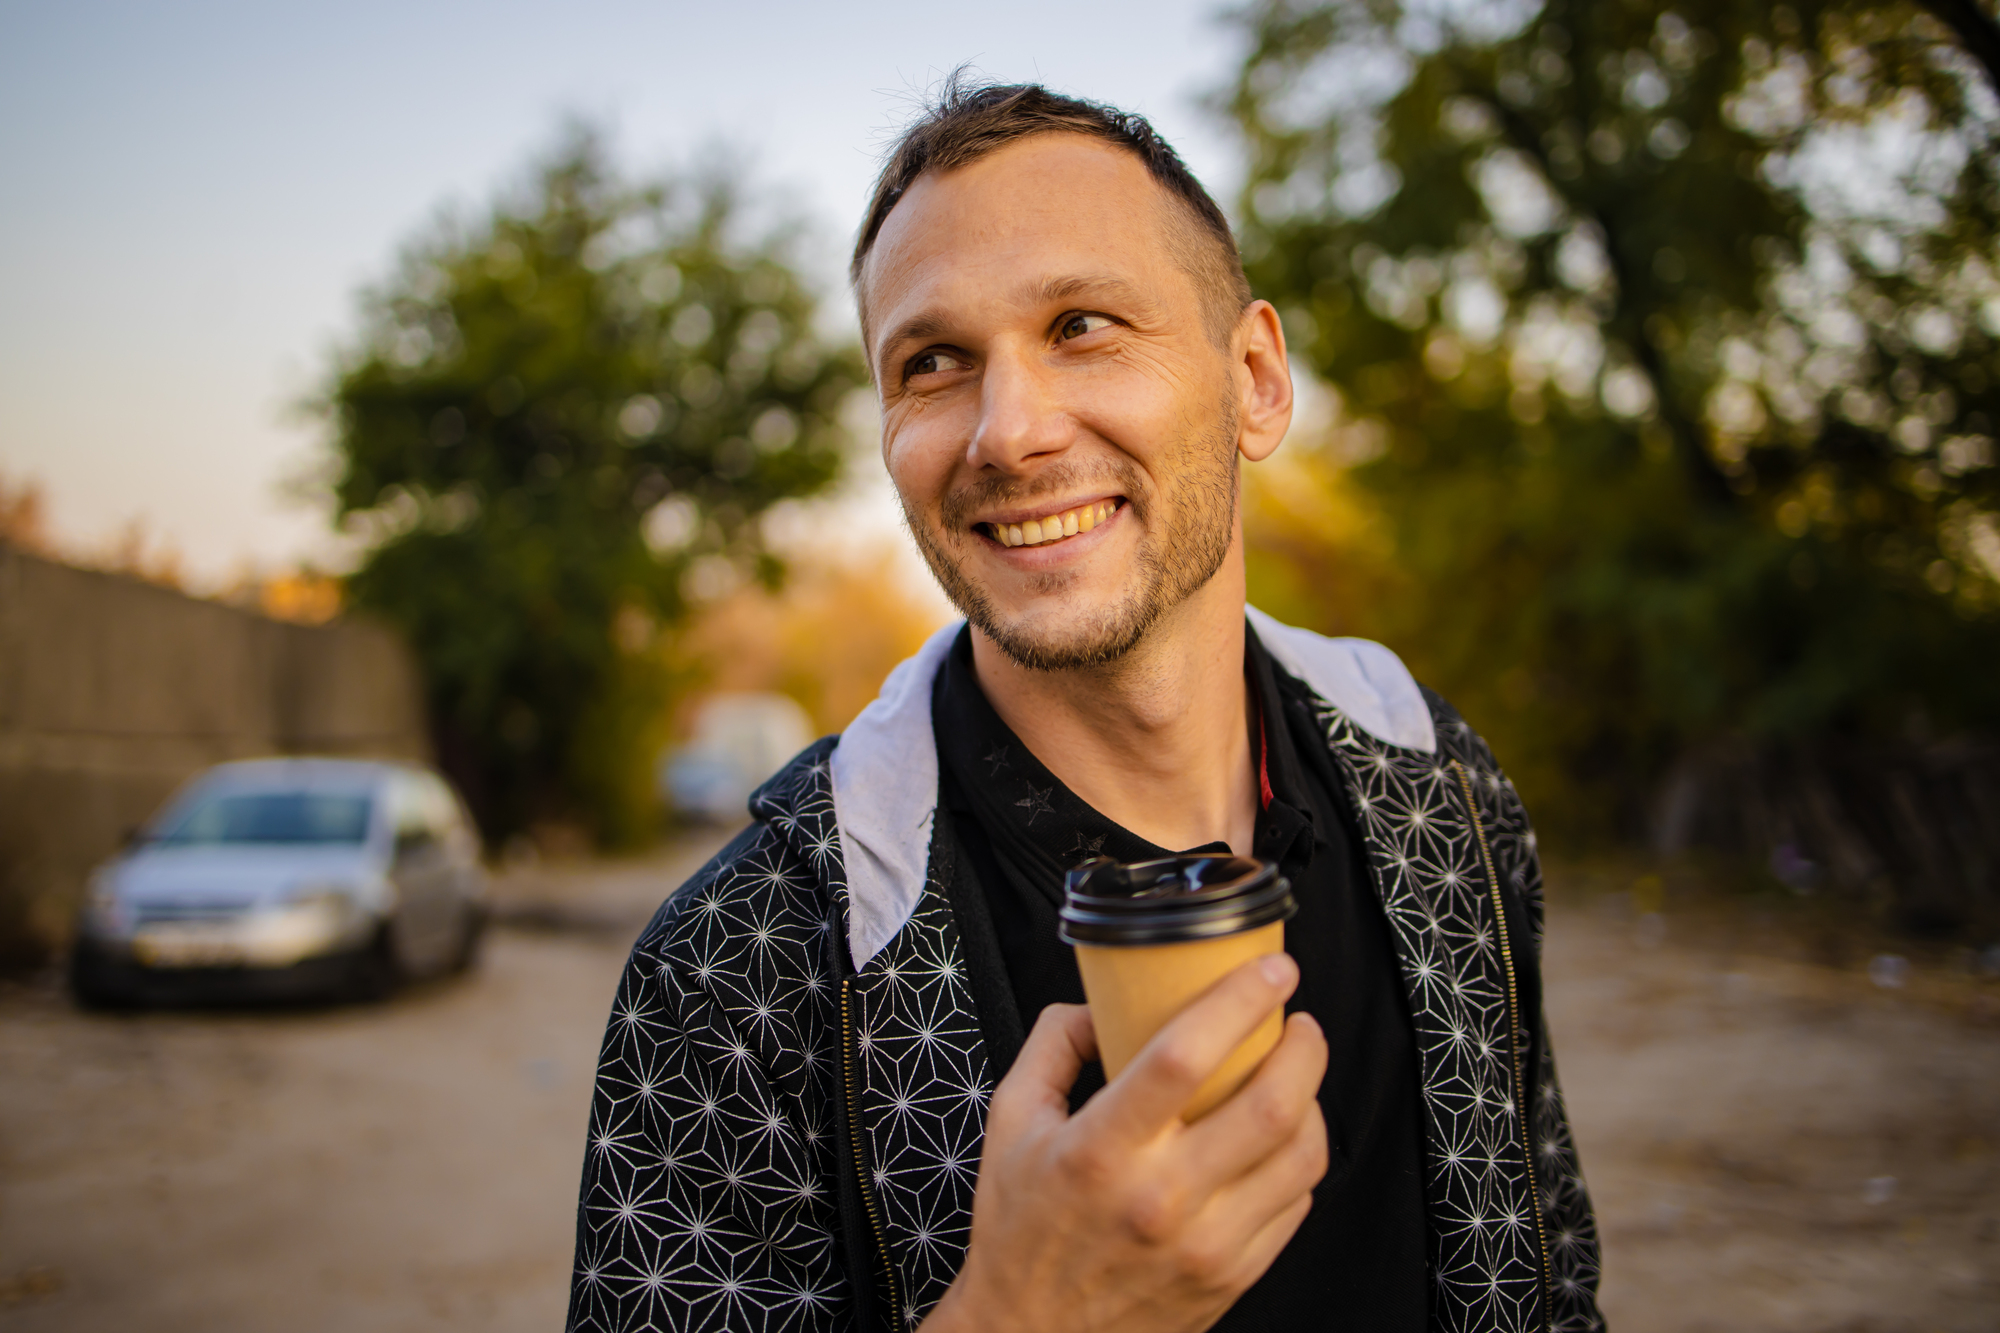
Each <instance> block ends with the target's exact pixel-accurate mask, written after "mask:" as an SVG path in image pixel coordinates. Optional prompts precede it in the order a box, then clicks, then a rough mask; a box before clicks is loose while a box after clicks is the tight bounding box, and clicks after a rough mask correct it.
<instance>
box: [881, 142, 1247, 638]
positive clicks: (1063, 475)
mask: <svg viewBox="0 0 2000 1333" xmlns="http://www.w3.org/2000/svg"><path fill="white" fill-rule="evenodd" d="M1189 226H1190V224H1189V223H1188V222H1187V221H1185V220H1184V219H1183V218H1182V217H1181V216H1180V215H1179V214H1178V213H1177V212H1176V209H1175V205H1174V204H1173V202H1172V201H1171V200H1170V199H1169V197H1168V196H1167V195H1166V193H1165V192H1164V191H1163V190H1161V189H1160V187H1159V186H1158V185H1156V184H1155V183H1154V182H1153V180H1152V178H1151V177H1150V176H1149V175H1148V174H1147V172H1146V168H1145V167H1144V165H1143V164H1142V163H1140V162H1139V161H1138V159H1137V158H1135V157H1133V156H1132V155H1131V154H1129V153H1126V152H1124V151H1122V150H1120V149H1118V148H1115V147H1113V146H1111V145H1109V144H1105V143H1102V142H1099V141H1096V140H1092V139H1089V138H1085V137H1083V136H1080V135H1072V134H1046V135H1040V136H1037V137H1035V138H1031V139H1027V140H1023V141H1021V142H1019V143H1015V144H1010V145H1009V146H1007V147H1006V148H1003V149H1001V150H1000V151H998V152H996V153H993V154H992V155H990V156H988V157H985V158H982V159H981V160H979V161H977V162H975V163H973V164H971V165H970V166H967V167H962V168H959V169H957V170H954V171H951V172H946V173H941V174H938V173H934V174H928V175H925V176H922V177H919V178H918V180H917V182H916V184H915V185H914V186H912V187H911V189H910V191H909V192H908V194H906V195H905V196H904V197H903V199H902V200H901V202H899V203H898V204H897V205H896V208H895V210H894V211H893V212H891V213H890V215H889V217H888V220H887V222H886V223H885V224H884V225H883V227H882V230H881V233H880V235H879V237H878V238H877V240H876V243H875V247H874V249H873V251H872V252H871V253H870V255H869V257H868V261H867V264H866V267H865V268H864V270H863V273H862V290H863V293H864V295H865V297H866V301H867V308H868V315H869V325H870V334H869V336H870V347H869V354H870V357H871V359H872V361H873V365H874V371H875V377H876V383H877V385H878V386H879V388H880V392H881V398H882V453H883V459H884V461H885V462H886V463H887V464H888V468H889V475H890V478H891V479H892V480H893V481H894V483H895V486H896V490H897V493H898V494H899V495H900V496H901V498H902V503H903V509H904V512H905V513H906V514H907V515H908V517H909V522H910V527H911V530H912V531H913V532H914V533H915V535H916V538H917V542H918V545H919V546H920V547H921V548H922V549H923V552H924V557H925V559H926V560H928V561H929V562H930V566H931V569H932V571H933V572H934V573H935V574H936V575H937V578H938V581H939V582H940V583H941V584H943V586H944V589H945V592H946V593H947V594H948V595H949V596H950V597H951V599H952V601H953V602H954V603H956V604H957V606H958V607H959V609H960V610H961V611H963V612H964V613H965V615H966V617H967V618H968V619H969V620H971V621H972V623H973V624H974V625H976V626H978V627H979V628H980V629H981V630H982V631H984V632H985V633H986V634H987V635H988V636H989V637H991V638H992V639H993V640H994V642H995V643H997V644H998V645H999V646H1000V648H1001V649H1002V650H1003V651H1004V652H1005V653H1006V654H1007V655H1008V656H1009V657H1011V658H1013V659H1014V660H1015V661H1016V662H1019V663H1021V664H1022V665H1024V666H1029V667H1035V668H1041V669H1049V670H1062V669H1069V668H1075V667H1082V666H1090V665H1096V664H1099V663H1102V662H1106V661H1110V660H1114V659H1115V658H1117V657H1119V656H1121V655H1123V654H1124V653H1125V652H1126V651H1128V650H1129V649H1130V648H1131V647H1132V646H1133V645H1134V644H1135V643H1137V642H1138V641H1139V640H1140V638H1141V637H1143V635H1144V634H1145V632H1146V630H1147V629H1148V628H1150V627H1151V625H1152V624H1153V623H1155V622H1156V621H1157V620H1158V619H1159V617H1160V616H1161V615H1162V614H1164V613H1165V612H1167V611H1169V610H1171V609H1172V608H1173V607H1174V606H1176V605H1178V604H1179V603H1180V602H1182V601H1183V600H1185V599H1186V598H1187V597H1188V596H1190V595H1191V594H1192V593H1194V592H1195V591H1196V590H1198V589H1199V588H1200V587H1201V586H1202V585H1203V584H1205V583H1206V582H1207V581H1208V580H1209V578H1210V577H1211V576H1212V575H1213V574H1214V573H1215V571H1216V569H1217V568H1218V567H1220V565H1221V563H1222V561H1223V558H1224V557H1225V556H1226V555H1227V554H1228V551H1229V547H1230V543H1231V541H1232V539H1233V537H1234V533H1235V505H1236V476H1237V473H1236V462H1235V452H1236V445H1237V407H1236V385H1235V381H1234V379H1233V377H1232V374H1231V359H1230V353H1229V351H1228V350H1227V349H1225V348H1222V347H1218V346H1217V345H1216V343H1215V341H1214V339H1213V338H1212V337H1211V336H1210V333H1209V330H1208V327H1207V325H1206V324H1205V322H1204V314H1205V311H1204V310H1203V307H1202V301H1201V292H1200V289H1199V288H1198V286H1197V284H1196V283H1195V281H1194V279H1193V277H1192V276H1191V275H1190V274H1189V273H1188V272H1187V270H1186V269H1185V267H1184V266H1183V264H1182V263H1181V262H1180V261H1179V259H1178V258H1177V256H1176V253H1175V248H1174V242H1175V239H1176V237H1177V236H1185V235H1186V234H1187V233H1186V231H1185V230H1177V229H1185V228H1188V227H1189ZM1183 244H1185V242H1183Z"/></svg>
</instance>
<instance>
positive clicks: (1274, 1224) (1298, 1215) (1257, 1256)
mask: <svg viewBox="0 0 2000 1333" xmlns="http://www.w3.org/2000/svg"><path fill="white" fill-rule="evenodd" d="M1312 1205H1313V1197H1312V1193H1311V1191H1307V1192H1306V1193H1305V1194H1304V1195H1302V1196H1300V1197H1299V1198H1298V1199H1296V1200H1294V1201H1293V1202H1292V1203H1291V1204H1290V1205H1289V1206H1287V1207H1286V1208H1285V1210H1284V1211H1283V1212H1281V1213H1279V1214H1278V1215H1277V1216H1275V1217H1273V1218H1272V1219H1271V1220H1270V1221H1268V1222H1266V1223H1265V1224H1264V1225H1263V1227H1262V1228H1261V1229H1260V1230H1259V1231H1258V1232H1257V1234H1256V1235H1254V1236H1252V1237H1251V1238H1250V1239H1249V1240H1248V1241H1247V1242H1245V1243H1244V1246H1243V1266H1242V1267H1241V1268H1239V1269H1238V1270H1237V1277H1236V1280H1237V1281H1238V1282H1239V1283H1241V1284H1242V1285H1243V1287H1244V1288H1245V1289H1246V1290H1247V1289H1248V1288H1249V1287H1250V1285H1251V1284H1252V1283H1254V1282H1255V1281H1256V1280H1257V1279H1258V1278H1260V1277H1262V1276H1264V1273H1265V1270H1267V1269H1269V1268H1270V1266H1271V1265H1272V1264H1274V1263H1276V1262H1277V1259H1278V1256H1279V1255H1280V1254H1282V1253H1283V1252H1284V1249H1285V1246H1287V1245H1289V1244H1291V1243H1292V1237H1293V1236H1295V1235H1297V1234H1298V1230H1299V1225H1300V1223H1302V1222H1304V1221H1305V1220H1306V1214H1308V1213H1310V1212H1311V1211H1312Z"/></svg>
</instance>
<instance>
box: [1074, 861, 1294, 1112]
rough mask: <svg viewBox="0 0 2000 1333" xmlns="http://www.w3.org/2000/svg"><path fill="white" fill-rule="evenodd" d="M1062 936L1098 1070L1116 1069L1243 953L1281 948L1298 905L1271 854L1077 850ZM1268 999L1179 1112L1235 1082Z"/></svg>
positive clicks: (1113, 1073)
mask: <svg viewBox="0 0 2000 1333" xmlns="http://www.w3.org/2000/svg"><path fill="white" fill-rule="evenodd" d="M1063 897H1064V901H1063V908H1062V925H1061V927H1060V930H1059V933H1060V934H1061V936H1062V939H1063V942H1064V943H1065V944H1070V945H1074V946H1075V947H1076V965H1077V970H1078V971H1080V972H1082V973H1083V991H1084V995H1085V997H1086V998H1088V999H1089V1001H1090V1014H1091V1019H1092V1021H1093V1022H1094V1023H1095V1024H1096V1027H1097V1049H1098V1055H1099V1057H1100V1058H1101V1059H1102V1060H1103V1061H1104V1077H1105V1078H1106V1079H1113V1078H1116V1077H1118V1074H1119V1072H1120V1071H1121V1070H1123V1069H1124V1068H1125V1066H1126V1065H1128V1064H1130V1063H1131V1061H1132V1057H1133V1056H1135V1055H1137V1054H1138V1053H1139V1048H1140V1047H1142V1046H1144V1045H1145V1044H1146V1043H1147V1041H1149V1040H1150V1039H1151V1038H1152V1036H1153V1034H1154V1033H1155V1032H1158V1031H1159V1030H1160V1029H1161V1028H1162V1027H1164V1026H1165V1025H1166V1023H1167V1021H1168V1020H1169V1019H1171V1018H1172V1017H1173V1016H1174V1015H1175V1014H1177V1013H1179V1012H1180V1011H1181V1010H1182V1009H1183V1008H1184V1007H1186V1005H1187V1003H1188V1002H1189V1001H1190V1000H1192V999H1194V997H1195V996H1197V995H1199V994H1201V993H1202V992H1203V991H1205V990H1207V989H1208V988H1209V986H1211V985H1213V984H1214V983H1215V982H1216V981H1218V980H1220V979H1221V978H1222V977H1223V976H1224V975H1226V974H1227V973H1229V972H1231V971H1233V970H1234V969H1235V968H1236V967H1238V966H1239V965H1241V964H1243V963H1246V962H1248V961H1249V960H1250V959H1252V958H1261V957H1262V956H1264V955H1265V954H1267V953H1282V952H1284V948H1285V921H1286V920H1287V919H1288V918H1289V917H1291V915H1292V914H1293V913H1294V912H1296V911H1297V910H1298V904H1297V903H1296V902H1295V901H1294V900H1293V898H1292V886H1291V882H1290V881H1289V880H1287V879H1285V878H1284V877H1283V876H1281V875H1279V874H1278V867H1277V866H1276V865H1274V864H1273V863H1271V862H1269V861H1257V860H1252V859H1250V858H1248V857H1242V856H1170V857H1167V858H1165V859H1163V860H1159V861H1138V862H1134V863H1131V864H1125V865H1121V864H1119V863H1118V862H1116V861H1113V860H1111V859H1110V858H1109V857H1098V858H1096V859H1094V860H1090V861H1086V862H1084V863H1083V864H1082V865H1080V866H1078V867H1077V868H1076V869H1074V870H1072V871H1070V872H1069V874H1068V876H1067V877H1066V879H1065V882H1064V895H1063ZM1284 1025H1285V1018H1284V1014H1283V1012H1282V1011H1281V1010H1277V1009H1273V1010H1272V1011H1271V1013H1270V1015H1269V1016H1268V1017H1267V1018H1266V1019H1265V1020H1264V1022H1263V1023H1262V1024H1261V1025H1259V1026H1258V1028H1257V1030H1256V1031H1255V1032H1253V1033H1251V1034H1250V1036H1249V1038H1248V1039H1246V1040H1245V1041H1244V1042H1243V1044H1242V1045H1241V1046H1238V1047H1237V1048H1236V1050H1235V1051H1234V1052H1232V1053H1231V1055H1230V1056H1229V1058H1228V1059H1227V1060H1225V1061H1224V1062H1223V1064H1222V1067H1221V1068H1220V1069H1217V1070H1216V1071H1215V1073H1213V1074H1211V1075H1210V1076H1209V1078H1208V1081H1207V1082H1205V1083H1203V1084H1202V1085H1201V1087H1200V1088H1199V1089H1197V1090H1196V1092H1195V1095H1194V1100H1192V1101H1190V1102H1189V1103H1188V1105H1187V1108H1186V1109H1185V1110H1183V1111H1182V1112H1181V1118H1182V1119H1184V1120H1188V1121H1193V1120H1196V1119H1198V1118H1200V1117H1201V1116H1203V1115H1205V1114H1207V1113H1208V1112H1209V1111H1211V1110H1213V1109H1214V1108H1215V1107H1216V1106H1217V1105H1218V1104H1219V1103H1221V1102H1222V1101H1224V1100H1225V1099H1227V1098H1228V1096H1229V1095H1230V1094H1231V1093H1233V1092H1235V1091H1236V1090H1237V1089H1238V1088H1240V1087H1242V1086H1243V1084H1244V1083H1245V1081H1247V1080H1248V1079H1249V1077H1250V1075H1251V1074H1252V1073H1253V1072H1254V1071H1255V1070H1256V1068H1257V1065H1258V1063H1259V1062H1260V1061H1262V1060H1263V1058H1264V1057H1265V1056H1266V1055H1269V1054H1270V1053H1271V1048H1272V1047H1273V1046H1276V1045H1277V1044H1278V1038H1279V1036H1280V1035H1282V1033H1283V1031H1284Z"/></svg>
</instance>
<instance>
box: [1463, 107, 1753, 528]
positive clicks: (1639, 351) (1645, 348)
mask: <svg viewBox="0 0 2000 1333" xmlns="http://www.w3.org/2000/svg"><path fill="white" fill-rule="evenodd" d="M1480 96H1481V98H1482V99H1483V100H1484V101H1485V102H1486V104H1487V105H1488V106H1489V107H1490V108H1491V109H1492V111H1493V114H1494V115H1495V116H1497V117H1498V118H1499V121H1500V128H1501V132H1502V133H1503V134H1505V135H1506V137H1507V139H1508V141H1509V142H1511V143H1512V144H1513V145H1514V147H1516V148H1518V149H1520V150H1521V151H1522V152H1523V153H1526V154H1527V155H1528V156H1529V157H1531V158H1533V159H1534V161H1535V165H1536V166H1538V167H1539V168H1541V172H1542V179H1543V180H1545V181H1547V182H1548V183H1549V188H1550V189H1552V190H1555V191H1557V193H1559V194H1561V195H1562V197H1563V201H1564V202H1565V203H1567V204H1568V205H1569V206H1570V208H1571V210H1572V211H1574V212H1575V213H1576V214H1577V215H1578V216H1581V217H1586V218H1589V219H1590V220H1591V221H1593V222H1595V223H1596V224H1597V227H1598V230H1599V231H1600V232H1601V233H1602V235H1603V236H1604V257H1605V260H1606V262H1608V263H1609V264H1610V265H1611V278H1612V282H1613V283H1614V284H1615V285H1616V287H1617V292H1618V295H1617V303H1618V308H1617V310H1616V312H1615V313H1614V314H1613V315H1612V316H1611V318H1610V319H1608V320H1606V321H1605V322H1606V323H1607V324H1609V325H1612V326H1614V327H1615V328H1618V329H1619V330H1621V331H1622V332H1623V334H1624V336H1625V341H1626V342H1627V344H1628V345H1629V346H1630V347H1631V349H1632V354H1633V356H1635V357H1636V358H1638V361H1639V368H1640V369H1641V370H1643V371H1645V372H1646V375H1647V376H1648V378H1650V379H1651V380H1652V382H1653V392H1654V397H1655V399H1656V401H1657V402H1658V403H1659V408H1660V420H1661V421H1662V423H1664V424H1665V426H1666V428H1667V433H1668V434H1669V435H1671V436H1672V437H1673V441H1674V449H1675V452H1676V453H1678V454H1679V455H1680V459H1681V464H1682V466H1683V467H1685V468H1686V469H1687V472H1688V475H1689V479H1690V480H1691V481H1692V482H1693V483H1694V487H1695V493H1696V494H1697V495H1699V496H1701V497H1702V498H1703V499H1704V500H1707V501H1709V502H1710V503H1713V504H1725V505H1727V504H1734V503H1735V495H1734V493H1733V492H1732V491H1731V490H1730V487H1729V478H1728V477H1726V476H1724V475H1723V474H1722V470H1721V469H1720V468H1718V467H1717V466H1716V465H1715V460H1714V459H1712V458H1710V457H1709V456H1708V450H1707V449H1705V448H1703V447H1702V438H1701V428H1700V426H1699V425H1697V424H1696V423H1695V422H1694V420H1693V419H1692V418H1690V417H1689V416H1688V415H1687V413H1686V412H1684V411H1682V410H1681V405H1680V403H1679V401H1678V400H1677V399H1676V398H1675V397H1674V394H1673V388H1672V386H1671V385H1670V384H1669V383H1668V381H1667V359H1666V355H1665V354H1664V352H1662V350H1661V349H1660V348H1659V347H1657V346H1655V345H1654V343H1653V337H1652V335H1651V334H1650V333H1649V332H1647V330H1646V320H1645V316H1644V315H1642V314H1640V313H1639V312H1637V311H1635V310H1633V309H1632V308H1631V301H1632V292H1633V289H1634V286H1635V284H1634V283H1633V282H1632V280H1631V279H1632V271H1631V265H1630V264H1629V263H1627V262H1626V256H1625V255H1624V254H1623V252H1622V251H1621V250H1620V248H1619V240H1620V236H1621V233H1622V230H1623V229H1622V228H1621V227H1619V226H1618V225H1617V224H1615V223H1614V222H1613V221H1612V220H1611V218H1610V216H1609V215H1608V214H1607V213H1606V212H1605V211H1604V210H1603V209H1599V208H1585V207H1582V206H1580V205H1579V204H1578V203H1577V201H1576V200H1574V199H1572V198H1570V196H1569V194H1568V192H1567V191H1565V190H1563V189H1562V187H1561V186H1560V185H1559V184H1558V183H1557V181H1558V177H1557V176H1556V174H1555V172H1554V171H1552V170H1551V169H1550V163H1549V157H1548V150H1547V149H1546V148H1545V147H1543V145H1542V139H1541V135H1539V134H1538V133H1536V131H1535V127H1534V125H1533V124H1532V123H1530V122H1529V120H1528V118H1527V117H1526V116H1523V115H1522V114H1521V113H1520V112H1518V111H1516V110H1514V108H1512V107H1510V106H1508V105H1506V103H1504V102H1503V101H1501V99H1500V98H1499V97H1497V96H1495V95H1494V94H1493V93H1491V92H1489V91H1487V90H1485V89H1481V90H1480Z"/></svg>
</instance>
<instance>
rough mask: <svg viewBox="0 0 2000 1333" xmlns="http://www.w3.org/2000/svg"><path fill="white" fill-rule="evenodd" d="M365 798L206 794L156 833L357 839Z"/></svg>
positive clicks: (362, 833)
mask: <svg viewBox="0 0 2000 1333" xmlns="http://www.w3.org/2000/svg"><path fill="white" fill-rule="evenodd" d="M369 804H370V802H369V798H368V797H367V796H366V795H365V794H362V793H357V792H328V791H262V792H234V793H231V794H229V795H226V796H211V797H209V798H208V799H207V800H205V801H203V802H201V803H200V804H199V805H197V806H195V807H194V809H192V810H190V811H188V812H187V813H186V814H185V815H183V816H181V818H180V819H179V820H178V821H176V822H175V823H174V824H173V825H172V826H171V827H169V828H168V829H167V830H166V831H165V832H164V833H162V834H161V835H160V837H159V839H158V841H160V842H163V843H166V844H168V845H170V846H179V847H186V846H200V845H209V844H215V843H234V842H277V843H349V844H352V843H359V842H364V841H366V840H367V837H368V808H369Z"/></svg>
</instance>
